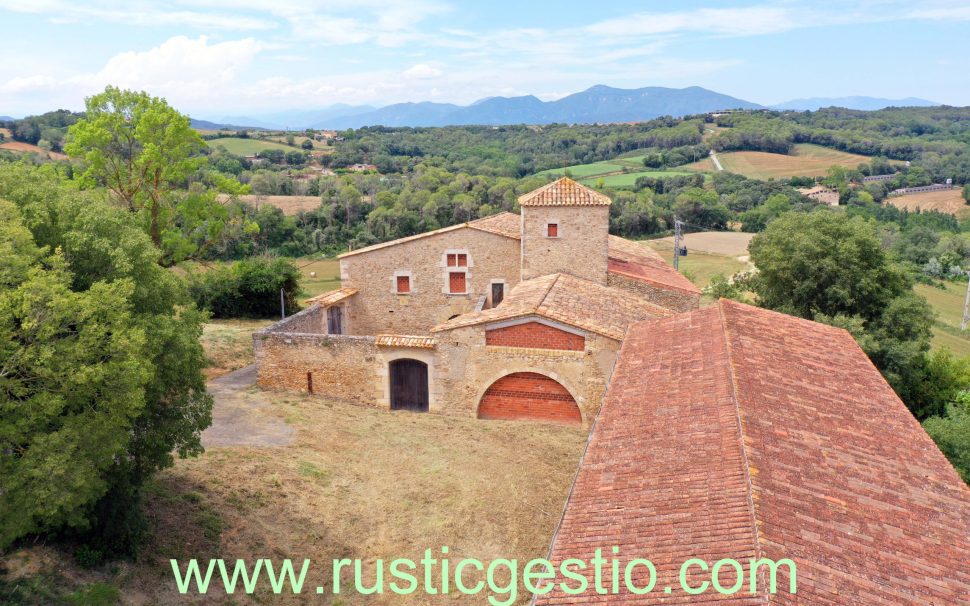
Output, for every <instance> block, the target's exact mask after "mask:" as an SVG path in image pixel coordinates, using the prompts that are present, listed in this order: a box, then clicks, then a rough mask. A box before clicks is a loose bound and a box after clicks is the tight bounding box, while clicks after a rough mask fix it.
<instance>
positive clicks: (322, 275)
mask: <svg viewBox="0 0 970 606" xmlns="http://www.w3.org/2000/svg"><path fill="white" fill-rule="evenodd" d="M294 263H296V265H297V267H299V268H300V273H301V274H302V275H303V278H302V279H301V280H300V286H302V287H303V295H304V296H305V297H306V298H308V299H309V298H310V297H314V296H316V295H319V294H322V293H325V292H328V291H331V290H335V289H337V288H340V261H338V260H337V259H320V260H317V261H311V260H308V259H296V260H295V261H294ZM311 273H316V276H315V277H314V276H311V275H310V274H311Z"/></svg>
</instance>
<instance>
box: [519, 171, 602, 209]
mask: <svg viewBox="0 0 970 606" xmlns="http://www.w3.org/2000/svg"><path fill="white" fill-rule="evenodd" d="M612 203H613V201H612V200H610V198H609V197H608V196H605V195H603V194H601V193H599V192H598V191H596V190H593V189H590V188H588V187H586V186H585V185H580V184H579V183H577V182H575V181H573V180H572V179H570V178H569V177H562V178H560V179H557V180H555V181H553V182H552V183H550V184H548V185H544V186H542V187H540V188H539V189H536V190H533V191H530V192H529V193H527V194H523V195H521V196H519V205H520V206H609V205H610V204H612Z"/></svg>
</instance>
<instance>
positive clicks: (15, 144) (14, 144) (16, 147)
mask: <svg viewBox="0 0 970 606" xmlns="http://www.w3.org/2000/svg"><path fill="white" fill-rule="evenodd" d="M0 149H6V150H8V151H12V152H20V153H26V152H33V153H35V154H40V155H41V156H49V157H50V158H51V159H52V160H66V159H67V155H66V154H61V153H58V152H54V151H52V152H48V151H45V150H44V149H43V148H41V147H37V146H36V145H32V144H30V143H24V142H23V141H7V142H6V143H0Z"/></svg>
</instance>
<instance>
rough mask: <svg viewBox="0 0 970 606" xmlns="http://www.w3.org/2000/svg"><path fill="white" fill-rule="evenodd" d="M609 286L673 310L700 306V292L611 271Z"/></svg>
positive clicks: (608, 279)
mask: <svg viewBox="0 0 970 606" xmlns="http://www.w3.org/2000/svg"><path fill="white" fill-rule="evenodd" d="M607 286H611V287H614V288H619V289H622V290H625V291H628V292H631V293H633V294H635V295H637V296H639V297H642V298H643V299H645V300H647V301H650V302H651V303H655V304H657V305H660V306H661V307H666V308H667V309H671V310H673V311H690V310H692V309H697V308H698V307H699V306H700V302H701V295H700V293H691V292H687V291H683V290H675V289H672V288H661V287H659V286H654V285H652V284H650V283H649V282H644V281H643V280H637V279H635V278H628V277H627V276H624V275H621V274H615V273H610V274H608V276H607Z"/></svg>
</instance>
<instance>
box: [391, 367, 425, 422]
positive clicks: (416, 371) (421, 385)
mask: <svg viewBox="0 0 970 606" xmlns="http://www.w3.org/2000/svg"><path fill="white" fill-rule="evenodd" d="M391 410H411V411H414V412H428V365H427V364H425V363H424V362H419V361H418V360H407V359H405V360H394V361H393V362H391Z"/></svg>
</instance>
